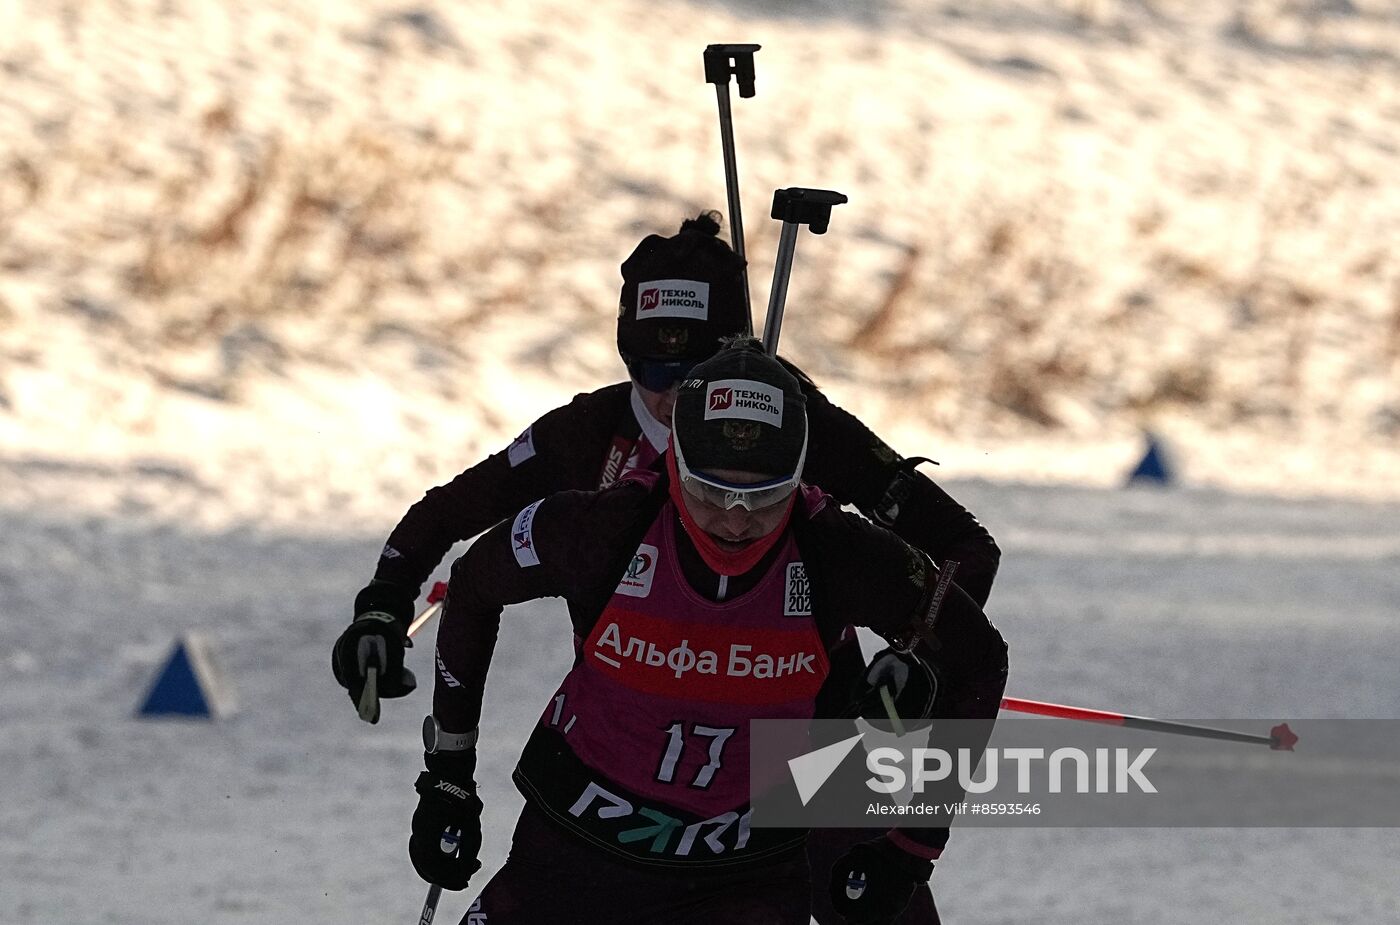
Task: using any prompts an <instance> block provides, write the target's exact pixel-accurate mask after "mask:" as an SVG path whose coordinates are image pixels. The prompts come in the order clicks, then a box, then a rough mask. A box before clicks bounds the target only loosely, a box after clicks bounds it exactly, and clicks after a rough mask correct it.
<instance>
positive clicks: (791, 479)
mask: <svg viewBox="0 0 1400 925" xmlns="http://www.w3.org/2000/svg"><path fill="white" fill-rule="evenodd" d="M671 450H672V452H673V453H675V454H676V472H677V473H678V474H679V475H680V477H681V488H682V489H684V490H685V492H686V494H688V495H690V496H691V497H692V498H696V499H697V500H700V501H703V502H704V503H706V504H708V505H711V506H712V507H717V508H719V509H721V510H725V511H728V510H732V509H733V508H736V507H742V508H743V509H744V510H746V511H761V510H763V509H764V508H769V507H772V506H773V505H775V504H779V503H781V502H783V501H786V500H787V499H788V497H789V496H790V495H791V494H792V493H793V492H794V491H796V490H797V484H798V482H800V481H801V480H802V467H803V466H804V465H805V464H806V462H807V435H806V434H803V435H802V452H801V453H799V454H798V456H797V467H796V470H795V471H794V472H793V474H792V475H787V476H783V477H782V478H776V479H770V480H768V481H765V482H754V483H752V484H739V483H735V482H727V481H725V480H724V479H718V478H715V477H714V476H713V475H710V474H709V473H706V472H696V471H695V470H693V469H691V468H690V466H688V465H686V462H685V453H683V452H681V442H680V438H679V435H676V434H675V432H674V431H672V440H671Z"/></svg>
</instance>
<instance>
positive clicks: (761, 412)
mask: <svg viewBox="0 0 1400 925" xmlns="http://www.w3.org/2000/svg"><path fill="white" fill-rule="evenodd" d="M671 430H672V433H673V435H674V437H675V439H676V440H677V441H678V442H679V444H680V448H681V453H682V455H683V456H684V457H685V462H686V465H687V466H688V467H689V468H690V469H691V470H692V471H696V472H708V471H712V470H715V469H734V470H738V471H741V472H752V473H754V474H756V475H770V476H773V477H783V476H789V475H794V474H796V473H797V472H798V470H799V468H800V467H801V465H802V460H803V451H804V449H805V448H806V445H807V399H806V397H805V396H804V395H803V394H802V389H801V386H800V385H799V384H798V382H797V379H796V378H794V377H793V375H792V374H791V373H789V372H788V371H787V370H786V369H784V368H783V365H782V364H781V363H779V362H778V361H777V360H775V359H774V358H773V357H771V356H769V355H768V354H767V353H765V352H764V350H763V345H762V344H760V343H759V342H758V341H757V340H755V339H754V338H752V337H744V338H739V339H737V340H736V341H735V342H734V343H733V344H732V345H730V346H726V347H725V348H724V349H722V350H721V351H720V352H719V353H717V354H715V355H714V356H713V357H712V358H710V359H708V360H706V361H705V362H703V363H701V364H700V365H699V366H697V367H695V369H694V370H692V372H691V374H690V376H689V377H687V378H686V379H685V380H684V381H683V382H682V383H681V385H680V390H679V391H678V392H677V393H676V407H675V411H673V412H672V414H671Z"/></svg>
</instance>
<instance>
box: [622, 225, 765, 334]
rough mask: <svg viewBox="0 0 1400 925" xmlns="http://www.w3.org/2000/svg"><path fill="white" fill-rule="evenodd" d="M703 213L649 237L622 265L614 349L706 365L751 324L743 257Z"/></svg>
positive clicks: (717, 226)
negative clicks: (675, 229)
mask: <svg viewBox="0 0 1400 925" xmlns="http://www.w3.org/2000/svg"><path fill="white" fill-rule="evenodd" d="M718 234H719V213H718V212H702V213H701V214H700V215H699V216H697V217H696V218H693V219H688V220H687V221H686V222H685V223H683V224H682V225H681V230H680V231H679V232H677V233H676V234H674V235H672V236H671V237H669V238H663V237H661V236H660V235H655V234H653V235H648V236H647V237H646V238H644V239H643V240H642V242H641V243H640V244H638V245H637V248H636V250H634V251H633V252H632V256H630V257H628V258H627V259H626V260H625V261H623V263H622V280H623V282H622V298H621V304H620V306H619V310H618V315H617V349H618V351H619V352H620V353H621V354H622V355H623V357H624V358H626V357H632V358H637V359H648V360H661V361H666V362H681V361H687V360H691V361H697V360H702V359H704V358H706V357H708V356H710V355H711V354H713V353H714V352H715V351H716V350H717V349H719V342H720V338H723V337H730V336H733V335H736V334H742V333H744V331H745V330H746V329H747V327H748V317H749V313H748V306H747V305H746V304H745V301H744V258H742V257H740V256H739V255H738V254H736V253H734V251H733V250H731V249H730V248H729V245H727V244H725V243H724V241H722V240H720V239H719V238H718V237H717V235H718Z"/></svg>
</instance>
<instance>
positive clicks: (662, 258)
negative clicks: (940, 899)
mask: <svg viewBox="0 0 1400 925" xmlns="http://www.w3.org/2000/svg"><path fill="white" fill-rule="evenodd" d="M718 231H719V225H718V222H717V221H716V213H704V214H702V215H700V216H699V217H697V218H695V219H691V220H689V221H687V222H685V223H684V224H683V225H682V226H681V229H680V231H679V233H677V234H675V235H672V236H671V237H662V236H659V235H649V236H647V237H646V238H645V239H644V240H642V241H641V243H639V244H638V245H637V247H636V249H635V250H634V251H633V253H632V255H631V256H630V257H628V258H627V260H626V261H625V262H624V263H623V264H622V267H621V271H622V288H621V294H620V306H619V312H618V319H617V347H618V352H619V353H620V354H621V356H622V359H623V361H624V363H625V364H626V367H627V370H628V373H629V381H627V382H622V383H618V384H616V385H611V386H608V387H606V388H602V389H599V390H597V391H595V392H590V393H587V394H584V395H579V396H577V397H576V398H575V399H574V400H573V401H572V402H571V403H570V404H568V405H565V406H563V407H560V408H556V409H555V410H553V411H550V412H549V413H548V414H546V415H544V416H543V417H541V418H540V419H539V420H537V421H535V422H534V423H533V424H531V425H530V426H529V427H527V428H525V430H524V431H522V432H521V434H520V435H519V437H517V438H516V439H515V440H514V441H513V442H512V443H511V444H510V445H509V446H508V447H506V448H504V449H503V450H501V451H500V452H499V453H496V454H494V455H492V456H490V457H488V458H487V459H485V460H483V461H482V462H480V463H478V464H477V465H474V466H472V467H471V468H469V469H467V470H465V471H464V472H462V473H461V474H460V475H458V476H457V477H456V478H454V479H452V480H451V481H450V482H448V483H446V484H444V485H440V486H437V487H435V488H432V489H430V490H429V491H428V492H427V494H426V495H425V496H424V497H423V499H422V500H421V501H419V502H418V503H417V504H414V505H413V506H412V507H411V508H410V509H409V510H408V512H407V513H406V514H405V515H404V516H403V518H402V519H401V520H400V522H399V524H398V525H397V526H396V527H395V528H394V530H393V531H392V533H391V534H390V535H389V538H388V541H387V542H386V543H385V545H384V549H383V552H382V553H381V555H380V557H379V561H378V566H377V568H376V570H375V575H374V580H373V581H371V582H370V583H369V584H368V585H367V586H366V587H365V588H364V589H363V590H362V591H361V592H360V593H359V595H358V596H357V597H356V599H355V607H354V620H353V622H352V623H351V625H350V626H349V627H348V628H347V629H346V630H345V632H344V633H343V634H342V635H341V637H340V639H339V640H338V641H337V642H336V646H335V652H334V656H333V660H332V663H333V667H334V669H335V675H336V678H337V680H339V681H340V683H341V684H342V685H343V686H344V687H345V688H346V689H347V690H348V691H349V693H350V697H351V699H352V700H353V701H356V702H358V701H359V700H360V698H361V692H362V690H363V687H364V684H365V676H366V670H365V669H366V666H367V665H369V664H372V663H373V664H376V665H377V666H378V668H379V669H380V670H379V693H380V695H381V696H384V697H391V698H392V697H402V696H405V695H407V694H408V693H410V692H411V691H412V690H413V688H414V686H415V680H414V678H413V675H412V673H411V672H410V671H409V670H408V669H407V668H405V667H404V664H403V652H404V645H405V641H406V630H407V627H408V626H409V624H410V622H411V621H412V619H413V616H414V602H415V601H416V600H417V598H418V597H419V595H420V593H421V591H422V586H423V584H424V583H425V582H426V581H427V579H428V578H429V576H430V575H431V574H432V571H433V569H434V568H436V567H437V565H438V564H439V563H440V562H441V561H442V560H443V558H444V557H445V556H446V555H447V553H448V551H449V550H450V549H451V548H452V546H453V544H454V543H456V542H458V541H461V540H466V539H469V538H471V537H473V536H476V535H477V534H478V533H480V532H481V531H483V530H485V529H487V528H489V527H491V526H492V525H494V524H497V523H499V522H501V521H502V520H508V519H511V518H514V517H515V516H516V514H517V513H518V512H519V511H520V510H521V509H522V508H524V507H525V506H526V505H528V504H529V503H531V502H532V501H535V500H536V499H539V498H542V497H545V496H547V495H550V494H553V493H555V492H559V491H566V490H593V489H598V488H602V487H606V486H608V485H611V484H613V483H614V482H616V481H617V480H618V479H619V478H620V477H622V476H623V475H624V474H627V473H631V472H636V471H643V470H646V469H648V468H655V467H659V465H660V456H661V454H662V453H663V452H664V450H665V448H666V446H667V445H668V441H669V439H670V426H671V417H672V410H673V408H674V405H675V401H676V395H677V391H678V388H679V384H680V381H681V380H682V379H683V378H684V377H685V376H687V375H688V374H689V372H690V371H691V370H692V369H693V368H694V366H695V365H696V364H697V363H699V362H700V361H702V360H704V359H706V358H708V357H710V356H711V355H713V354H714V352H715V351H716V350H717V349H718V348H719V343H720V340H721V338H723V337H727V336H733V335H737V334H740V333H742V332H743V331H744V328H745V325H746V322H747V307H746V304H745V300H744V294H743V293H744V289H743V269H744V261H743V258H741V257H739V256H738V255H737V254H735V253H734V252H733V251H732V250H731V249H730V248H729V246H728V245H727V244H725V243H724V241H722V240H721V239H720V238H718V237H717V236H716V235H717V233H718ZM789 369H790V371H792V372H794V374H795V375H796V376H797V378H798V381H799V384H800V388H801V391H802V393H803V396H804V398H805V400H806V412H807V419H808V426H809V441H808V447H807V455H806V458H805V462H804V466H803V479H804V481H806V482H807V483H809V484H813V485H819V486H820V487H821V488H822V490H823V491H825V492H828V493H829V494H830V495H831V496H832V498H833V500H834V502H836V503H838V504H849V505H852V506H854V507H856V508H857V509H859V510H860V511H861V512H862V513H864V514H865V515H866V516H867V517H869V518H870V519H872V520H873V521H875V522H877V523H879V524H882V525H884V526H887V527H889V528H890V529H891V530H893V531H894V532H895V533H897V534H899V536H900V537H902V538H903V539H904V540H905V541H906V542H907V543H909V544H910V545H912V546H915V547H917V548H919V549H920V550H922V551H923V552H924V553H926V554H927V555H928V556H929V557H930V558H931V559H932V560H933V561H934V562H935V563H936V564H938V565H939V566H940V567H943V566H945V565H946V564H947V563H950V562H955V563H957V566H956V576H957V583H958V585H959V586H960V587H961V588H962V589H963V590H964V591H966V592H967V594H969V595H970V596H971V597H972V598H973V599H974V600H975V601H976V602H977V603H978V604H979V605H985V604H986V601H987V596H988V594H989V593H990V591H991V586H992V582H993V579H994V578H995V575H996V571H997V565H998V562H999V559H1000V552H999V550H998V549H997V546H996V543H995V542H993V540H992V537H991V535H990V534H989V533H988V532H987V530H986V529H985V528H984V527H983V526H982V524H981V523H979V522H978V520H977V519H976V518H975V517H974V516H973V515H972V514H971V513H970V512H969V511H968V510H967V509H966V508H964V507H963V506H962V505H961V504H959V503H958V502H957V501H956V500H954V499H953V498H952V497H951V496H949V495H948V493H947V492H946V491H944V490H943V489H942V488H941V487H940V486H938V485H937V484H935V483H934V482H933V481H932V480H930V479H929V478H928V477H926V476H925V475H924V474H923V473H921V472H918V471H916V469H915V466H916V464H917V463H918V462H919V460H918V459H917V458H909V459H905V458H903V457H901V456H899V455H898V454H897V453H895V452H894V450H892V449H891V448H890V447H889V446H888V445H887V444H886V443H885V442H884V441H883V440H881V439H880V438H879V437H878V436H876V435H875V434H874V433H872V432H871V431H870V430H869V429H868V428H867V427H865V425H864V424H862V423H861V422H860V421H859V420H857V419H856V418H855V417H854V416H852V415H851V414H849V413H848V412H846V411H844V410H842V409H841V408H839V407H837V406H836V405H834V404H832V402H831V401H830V400H829V399H828V398H827V397H826V396H825V395H824V394H823V393H822V392H821V391H819V390H818V389H817V387H816V386H815V385H813V384H812V382H811V381H810V380H809V379H807V378H806V377H805V376H803V375H802V374H801V373H800V372H798V371H796V370H795V369H794V368H792V367H790V366H789ZM830 658H831V669H830V670H831V673H832V674H833V675H835V676H836V677H837V679H838V680H837V681H836V682H833V686H837V685H844V687H846V688H848V689H849V688H851V687H854V686H856V685H857V684H858V683H859V682H860V680H861V677H862V674H863V673H864V672H865V670H866V666H865V663H864V661H863V660H862V658H861V655H860V648H859V646H858V645H857V644H856V642H855V639H854V635H853V634H848V635H847V636H846V638H845V641H844V644H842V645H841V646H839V647H838V648H837V649H836V650H835V651H833V652H832V653H831V655H830ZM935 667H937V665H936V663H935ZM875 834H877V832H875V831H870V832H865V833H858V832H852V831H850V830H844V829H833V830H819V831H816V832H814V833H813V834H812V836H811V837H810V838H809V839H808V844H807V848H808V852H809V854H810V856H811V863H812V866H813V867H814V868H820V869H825V868H827V867H830V865H831V862H832V861H833V860H835V858H836V857H838V856H839V855H841V854H842V853H844V852H845V851H847V850H848V849H849V848H850V847H851V845H852V844H854V843H855V842H856V841H861V840H866V839H869V838H871V837H873V836H874V835H875ZM818 886H819V888H818V889H817V890H816V891H815V892H814V894H813V914H814V915H815V917H816V919H817V921H818V922H819V923H820V925H837V923H839V922H840V921H841V919H840V918H839V917H838V916H837V915H836V913H835V912H834V910H832V909H831V907H830V904H829V902H828V900H827V894H826V890H825V888H824V886H821V885H818ZM899 921H900V922H901V923H902V925H935V923H937V921H938V917H937V911H936V909H935V908H934V904H933V899H932V895H931V894H930V893H929V891H928V890H922V891H920V892H919V893H918V894H916V895H915V897H914V899H913V901H912V902H911V903H910V905H909V908H908V911H907V912H906V914H905V915H904V917H902V918H901V919H900V920H899Z"/></svg>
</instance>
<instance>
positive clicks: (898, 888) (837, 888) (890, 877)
mask: <svg viewBox="0 0 1400 925" xmlns="http://www.w3.org/2000/svg"><path fill="white" fill-rule="evenodd" d="M932 874H933V862H932V861H925V860H924V859H923V858H918V857H915V856H914V855H912V854H910V853H909V852H907V851H902V850H900V849H899V848H898V847H897V846H895V845H893V844H891V843H890V840H889V838H888V837H887V836H884V835H881V836H880V837H879V838H874V839H871V840H870V841H867V842H861V843H860V844H858V845H856V846H855V847H853V848H851V850H850V851H847V852H846V853H845V854H843V855H841V857H840V858H838V859H837V860H836V863H835V864H833V865H831V905H832V907H833V908H834V909H835V910H836V911H837V912H838V913H839V914H840V915H842V916H843V917H844V918H845V919H846V921H847V922H848V923H849V925H892V923H893V922H894V920H895V919H897V918H898V917H899V915H900V913H902V912H903V911H904V908H905V907H906V906H908V905H909V900H910V899H911V898H912V897H913V896H914V891H915V890H916V889H918V888H919V887H920V886H921V885H923V884H926V883H928V878H929V877H930V876H931V875H932Z"/></svg>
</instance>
